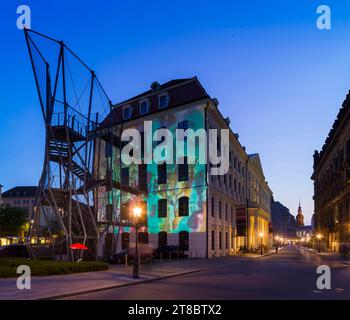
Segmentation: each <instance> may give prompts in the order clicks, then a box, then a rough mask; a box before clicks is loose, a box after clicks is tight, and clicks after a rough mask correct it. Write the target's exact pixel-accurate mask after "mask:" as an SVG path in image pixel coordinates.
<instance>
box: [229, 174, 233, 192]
mask: <svg viewBox="0 0 350 320" xmlns="http://www.w3.org/2000/svg"><path fill="white" fill-rule="evenodd" d="M229 179H230V181H229V183H230V189H232V175H230V178H229Z"/></svg>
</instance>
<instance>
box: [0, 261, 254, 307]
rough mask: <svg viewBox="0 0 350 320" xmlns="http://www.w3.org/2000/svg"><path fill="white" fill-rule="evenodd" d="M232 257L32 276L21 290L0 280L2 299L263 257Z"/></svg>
mask: <svg viewBox="0 0 350 320" xmlns="http://www.w3.org/2000/svg"><path fill="white" fill-rule="evenodd" d="M260 257H261V256H260V255H259V256H257V257H253V256H252V257H248V256H243V257H240V256H231V257H220V258H213V259H183V260H179V261H177V260H173V261H169V260H164V261H163V263H160V262H159V261H154V262H153V263H149V264H142V265H141V266H140V278H139V279H134V278H132V266H128V267H127V268H126V267H125V266H123V265H112V266H110V269H109V270H106V271H97V272H86V273H78V274H70V275H57V276H46V277H32V278H31V289H30V290H19V289H17V286H16V281H17V279H16V278H8V279H0V300H23V299H26V300H37V299H55V298H63V297H67V296H72V295H77V294H81V293H89V292H95V291H100V290H106V289H112V288H116V287H122V286H128V285H134V284H137V283H142V282H149V281H154V280H158V279H164V278H168V277H175V276H178V275H183V274H190V273H194V272H199V271H203V270H209V269H212V268H219V267H224V266H227V265H228V264H230V263H233V264H234V263H237V262H241V261H242V260H244V259H251V258H260Z"/></svg>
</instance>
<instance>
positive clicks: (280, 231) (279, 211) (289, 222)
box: [271, 198, 297, 239]
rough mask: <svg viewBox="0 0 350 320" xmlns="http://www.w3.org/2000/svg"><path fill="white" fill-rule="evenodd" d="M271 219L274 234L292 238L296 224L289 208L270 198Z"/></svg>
mask: <svg viewBox="0 0 350 320" xmlns="http://www.w3.org/2000/svg"><path fill="white" fill-rule="evenodd" d="M271 219H272V228H273V234H274V236H279V237H283V238H289V239H293V238H295V237H296V229H297V224H296V221H295V218H294V216H293V215H292V214H291V213H290V211H289V209H288V208H287V207H286V206H284V205H283V204H282V203H281V202H279V201H274V199H273V198H272V199H271Z"/></svg>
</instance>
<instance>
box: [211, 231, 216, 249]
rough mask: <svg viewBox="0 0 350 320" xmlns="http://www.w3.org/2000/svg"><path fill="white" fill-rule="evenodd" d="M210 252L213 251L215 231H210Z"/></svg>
mask: <svg viewBox="0 0 350 320" xmlns="http://www.w3.org/2000/svg"><path fill="white" fill-rule="evenodd" d="M211 250H215V231H214V230H212V231H211Z"/></svg>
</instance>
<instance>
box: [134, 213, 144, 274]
mask: <svg viewBox="0 0 350 320" xmlns="http://www.w3.org/2000/svg"><path fill="white" fill-rule="evenodd" d="M133 211H134V217H135V237H136V238H135V256H134V269H133V273H132V277H133V278H139V277H140V276H139V265H140V259H139V250H138V242H139V239H138V231H139V224H140V217H141V213H142V210H141V208H139V207H135V208H134V210H133Z"/></svg>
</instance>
